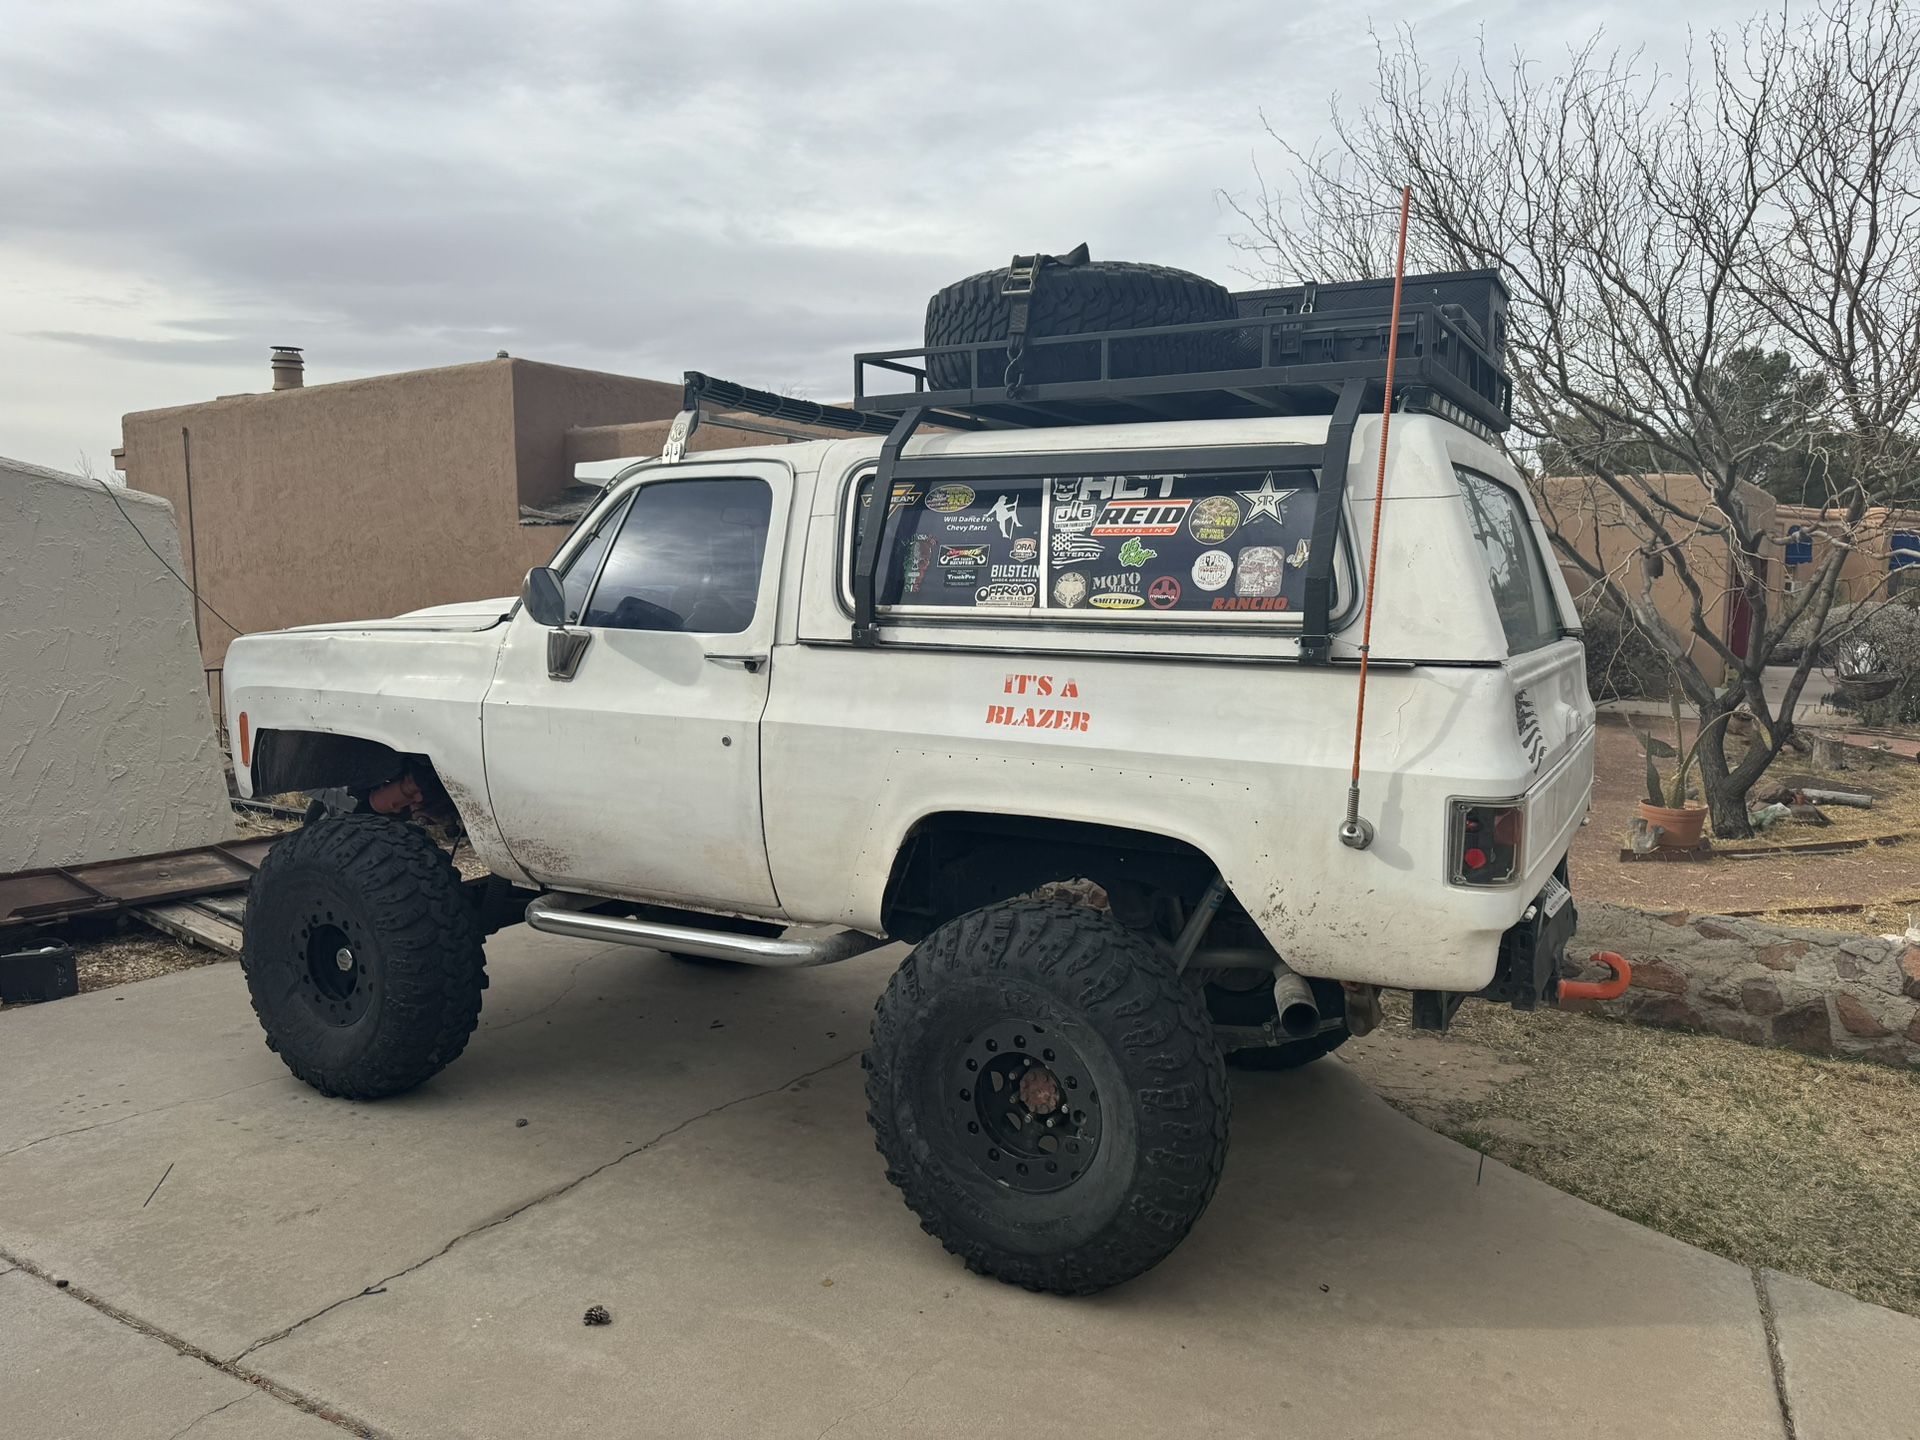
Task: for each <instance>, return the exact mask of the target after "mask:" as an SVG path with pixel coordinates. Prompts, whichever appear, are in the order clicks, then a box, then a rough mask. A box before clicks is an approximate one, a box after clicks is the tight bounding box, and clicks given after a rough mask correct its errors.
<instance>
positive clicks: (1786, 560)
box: [1774, 505, 1920, 605]
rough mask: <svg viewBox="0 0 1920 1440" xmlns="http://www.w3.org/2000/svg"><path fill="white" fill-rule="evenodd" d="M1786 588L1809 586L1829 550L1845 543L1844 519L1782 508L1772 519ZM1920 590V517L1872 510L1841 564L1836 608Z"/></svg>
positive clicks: (1793, 507) (1828, 513) (1911, 512)
mask: <svg viewBox="0 0 1920 1440" xmlns="http://www.w3.org/2000/svg"><path fill="white" fill-rule="evenodd" d="M1774 528H1775V532H1776V538H1777V539H1778V540H1779V543H1780V550H1781V557H1782V565H1783V569H1784V571H1785V575H1786V584H1787V585H1788V587H1789V588H1793V587H1796V586H1799V585H1804V584H1807V583H1810V582H1811V581H1812V579H1813V577H1814V575H1815V574H1816V573H1817V572H1818V571H1819V569H1820V567H1821V566H1822V565H1823V564H1825V563H1826V560H1827V557H1828V556H1829V555H1831V554H1832V553H1833V548H1832V547H1833V546H1834V545H1835V544H1837V543H1840V542H1841V541H1842V540H1843V539H1844V538H1845V537H1844V531H1845V528H1846V527H1845V523H1844V519H1843V517H1842V516H1841V515H1840V514H1839V513H1838V512H1836V511H1833V510H1820V509H1814V508H1812V507H1810V506H1805V505H1782V506H1780V507H1779V509H1778V511H1777V512H1776V514H1775V516H1774ZM1915 584H1920V511H1916V510H1893V509H1889V508H1887V507H1886V506H1884V505H1876V506H1874V507H1873V508H1872V509H1870V510H1868V511H1867V512H1866V513H1865V514H1864V515H1863V516H1861V519H1860V526H1859V528H1858V530H1856V531H1855V533H1854V535H1853V537H1852V545H1851V547H1850V549H1849V551H1848V554H1847V557H1846V559H1844V560H1843V561H1841V562H1840V582H1839V586H1838V588H1837V590H1836V591H1835V595H1834V599H1835V601H1836V602H1837V603H1839V604H1842V605H1846V604H1852V603H1855V602H1858V601H1861V600H1872V599H1875V598H1877V597H1880V596H1885V595H1892V594H1897V593H1898V592H1899V591H1901V590H1905V589H1907V588H1909V587H1910V586H1912V585H1915Z"/></svg>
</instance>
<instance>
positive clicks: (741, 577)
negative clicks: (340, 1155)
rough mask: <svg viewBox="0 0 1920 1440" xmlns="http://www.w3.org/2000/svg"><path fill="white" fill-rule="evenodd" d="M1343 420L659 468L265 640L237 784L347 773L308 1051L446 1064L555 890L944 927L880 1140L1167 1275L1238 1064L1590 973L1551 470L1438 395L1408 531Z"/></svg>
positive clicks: (897, 1049) (667, 945)
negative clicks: (537, 529)
mask: <svg viewBox="0 0 1920 1440" xmlns="http://www.w3.org/2000/svg"><path fill="white" fill-rule="evenodd" d="M1342 423H1343V422H1342V421H1341V420H1340V419H1339V417H1337V416H1332V415H1328V414H1308V415H1277V414H1254V415H1244V416H1239V417H1235V418H1222V419H1185V420H1168V421H1162V422H1149V423H1122V424H1111V425H1099V424H1066V425H1052V426H1047V427H1034V428H1010V429H991V430H983V431H977V432H963V433H932V434H925V435H916V436H914V437H913V438H906V436H905V433H904V432H899V433H896V435H895V437H894V440H893V441H886V442H883V440H882V439H881V438H880V437H879V436H878V435H860V436H857V437H854V438H845V439H825V440H811V441H807V442H805V443H795V444H777V445H768V446H764V447H760V448H751V449H739V450H723V451H707V452H703V453H699V454H697V455H693V456H686V457H684V458H680V459H678V460H675V461H668V460H660V459H651V460H637V461H635V462H634V463H632V464H631V465H629V466H627V467H626V468H624V469H622V470H621V471H620V472H619V473H618V474H617V476H616V477H615V478H614V479H612V480H611V482H610V483H608V484H607V485H606V486H605V490H604V493H603V494H602V495H601V496H600V498H599V499H598V501H597V503H596V504H594V505H593V507H592V509H591V510H590V512H589V513H587V514H586V515H585V517H584V518H583V519H582V520H581V521H580V523H579V525H578V527H577V528H576V529H575V530H574V532H573V533H572V535H571V537H570V538H569V539H568V540H567V541H566V542H565V543H564V544H563V545H562V546H561V547H560V549H559V551H558V553H557V554H556V555H555V556H554V558H553V561H552V564H551V566H550V567H543V568H542V569H540V570H537V571H535V572H533V573H532V574H531V575H530V576H529V577H528V582H527V585H526V587H525V589H524V591H523V594H522V596H521V597H519V598H517V599H513V600H508V599H502V600H495V601H486V602H481V603H476V604H468V605H453V606H442V607H438V608H436V609H432V610H424V611H419V612H416V613H414V614H411V615H405V616H401V617H399V618H397V619H391V620H380V621H370V622H366V623H360V624H335V625H320V626H307V627H302V628H300V629H295V630H289V631H283V632H279V633H274V634H266V635H256V636H248V637H246V638H243V639H240V640H238V641H236V642H235V643H234V645H233V647H232V648H231V650H230V651H229V653H228V656H227V661H226V670H225V704H226V708H227V721H228V728H229V732H230V734H231V736H232V737H233V744H234V761H235V764H234V769H235V773H236V775H237V777H238V780H239V785H240V788H241V789H242V790H243V791H244V792H246V793H248V794H276V793H287V792H296V791H300V792H314V791H320V790H323V789H327V788H329V787H335V793H336V796H337V797H339V798H337V799H336V803H334V804H332V805H316V807H315V810H316V818H315V819H314V820H313V822H312V823H310V824H309V825H308V826H307V827H306V828H305V829H303V830H301V831H299V832H297V833H296V834H294V835H293V836H291V837H289V838H288V839H287V840H284V841H282V842H281V843H280V844H279V845H278V846H276V848H275V849H274V851H273V852H272V854H271V856H270V857H269V859H268V861H267V863H266V864H265V866H264V867H263V868H262V870H261V872H260V875H259V877H258V879H257V882H256V884H255V887H254V891H253V894H252V896H251V898H250V902H249V908H248V914H247V955H246V965H247V970H248V976H249V980H250V983H251V985H252V987H253V991H254V995H255V1004H256V1009H257V1010H258V1012H259V1014H260V1017H261V1020H262V1022H263V1025H264V1026H265V1028H266V1031H267V1034H268V1037H269V1039H270V1042H271V1043H272V1044H273V1046H274V1047H275V1048H276V1049H277V1050H278V1051H279V1053H280V1054H281V1055H282V1056H283V1057H284V1058H285V1060H286V1062H287V1063H288V1065H289V1066H290V1067H291V1068H292V1069H293V1070H294V1071H295V1073H296V1074H298V1075H300V1076H301V1078H303V1079H305V1080H307V1081H309V1082H310V1083H311V1084H313V1085H315V1086H317V1087H318V1088H319V1089H321V1090H323V1091H325V1092H327V1093H329V1094H339V1095H347V1096H354V1097H362V1098H364V1097H371V1096H377V1095H382V1094H387V1093H392V1092H393V1091H396V1090H399V1089H404V1088H406V1087H408V1086H410V1085H414V1084H417V1083H419V1082H420V1081H422V1080H423V1079H425V1078H426V1077H428V1076H430V1075H431V1074H433V1073H434V1072H435V1071H437V1070H438V1069H439V1068H440V1067H441V1066H443V1065H445V1064H446V1063H447V1062H448V1061H450V1060H451V1059H452V1058H453V1057H454V1056H455V1055H456V1054H457V1053H458V1052H459V1050H460V1049H461V1048H462V1046H463V1045H464V1044H465V1042H466V1040H467V1037H468V1035H469V1034H470V1032H471V1031H472V1029H473V1027H474V1023H475V1017H476V1016H477V1014H478V1010H479V1005H480V999H481V989H482V987H483V985H484V969H483V966H484V950H483V942H484V938H485V936H486V934H487V933H489V932H490V931H491V930H492V929H493V928H497V926H498V925H500V924H502V923H506V922H508V921H509V920H517V919H520V918H522V916H524V918H525V919H526V921H527V922H528V923H529V924H531V925H533V926H534V927H535V928H537V929H541V930H547V931H553V932H558V933H562V934H571V935H580V936H589V937H596V938H600V939H603V940H604V939H610V940H617V941H624V942H627V943H630V944H633V945H635V946H639V947H645V948H648V949H652V950H654V951H658V952H663V953H665V954H668V955H673V956H676V957H681V958H705V959H722V960H732V961H739V962H746V963H750V964H762V965H816V964H822V963H827V962H830V961H835V960H839V959H844V958H847V957H849V956H852V955H856V954H860V953H862V952H865V951H869V950H872V949H875V948H876V947H878V946H880V945H882V944H884V943H887V942H893V941H898V942H905V943H906V944H907V945H909V946H910V947H912V948H911V950H910V952H909V953H908V954H907V955H906V957H905V959H904V960H903V961H902V963H901V965H900V967H899V970H898V971H897V973H896V974H895V976H894V979H893V981H892V983H891V984H890V985H889V987H888V989H887V991H886V994H885V995H884V996H883V997H882V999H881V1000H880V1002H879V1005H878V1009H877V1013H876V1018H875V1023H874V1035H873V1043H872V1049H871V1050H870V1052H869V1054H868V1057H867V1068H868V1072H869V1098H870V1101H871V1119H872V1122H873V1124H874V1126H875V1129H876V1131H877V1133H878V1136H879V1141H880V1148H881V1151H882V1153H883V1154H884V1156H885V1157H886V1161H887V1167H888V1174H889V1177H890V1178H891V1179H892V1180H893V1181H894V1182H895V1183H896V1184H897V1185H899V1186H900V1188H901V1189H902V1190H903V1191H904V1192H905V1195H906V1198H907V1201H908V1203H909V1204H910V1205H912V1206H913V1208H914V1209H915V1210H916V1211H917V1212H918V1213H919V1214H920V1216H921V1218H922V1220H923V1222H924V1223H925V1225H926V1228H927V1229H928V1230H929V1231H930V1232H931V1233H933V1234H934V1235H935V1236H937V1237H938V1238H939V1239H940V1240H942V1241H943V1243H945V1244H946V1245H947V1246H948V1247H949V1248H950V1249H952V1250H954V1251H955V1252H956V1253H957V1254H959V1255H960V1256H962V1257H963V1258H964V1259H965V1260H966V1261H967V1263H968V1264H969V1265H971V1266H973V1267H974V1268H977V1269H980V1270H983V1271H986V1272H988V1273H991V1274H994V1275H997V1276H999V1277H1001V1278H1003V1279H1008V1280H1012V1281H1014V1282H1016V1283H1020V1284H1025V1285H1029V1286H1032V1287H1035V1288H1044V1289H1050V1290H1056V1291H1064V1292H1083V1291H1090V1290H1095V1289H1099V1288H1101V1287H1103V1286H1106V1285H1110V1284H1113V1283H1115V1282H1116V1281H1119V1280H1123V1279H1125V1278H1127V1277H1129V1276H1131V1275H1134V1274H1137V1273H1139V1271H1141V1270H1143V1269H1145V1268H1146V1267H1148V1266H1150V1265H1152V1264H1153V1263H1155V1262H1156V1261H1157V1260H1159V1259H1160V1258H1161V1257H1162V1256H1163V1255H1165V1254H1166V1253H1167V1252H1168V1251H1169V1250H1170V1249H1171V1248H1172V1247H1173V1246H1174V1245H1175V1244H1176V1243H1177V1242H1178V1240H1179V1239H1180V1238H1181V1237H1182V1236H1183V1235H1184V1234H1185V1233H1186V1231H1187V1230H1188V1228H1189V1227H1190V1226H1191V1225H1192V1224H1193V1222H1194V1220H1195V1219H1196V1218H1197V1217H1198V1215H1199V1213H1200V1210H1201V1209H1202V1208H1203V1207H1204V1205H1205V1203H1206V1201H1207V1199H1208V1197H1209V1196H1210V1195H1211V1194H1212V1191H1213V1188H1214V1184H1215V1181H1216V1180H1217V1177H1218V1174H1219V1171H1220V1167H1221V1165H1222V1163H1223V1157H1224V1153H1225V1137H1226V1113H1227V1095H1226V1082H1225V1072H1224V1070H1223V1068H1222V1065H1223V1056H1228V1057H1232V1058H1234V1059H1235V1060H1236V1061H1237V1062H1239V1063H1243V1064H1247V1065H1252V1066H1264V1067H1267V1068H1284V1067H1287V1066H1291V1065H1296V1064H1300V1063H1303V1062H1304V1061H1307V1060H1311V1059H1313V1058H1315V1057H1317V1056H1319V1055H1323V1054H1325V1053H1326V1052H1327V1051H1329V1050H1331V1049H1332V1048H1333V1047H1334V1046H1336V1045H1338V1044H1339V1043H1340V1042H1341V1041H1343V1040H1344V1039H1345V1038H1346V1037H1347V1036H1348V1035H1349V1034H1351V1033H1354V1032H1355V1031H1363V1030H1364V1029H1365V1028H1367V1027H1368V1026H1370V1025H1371V1024H1372V1023H1373V1021H1374V1019H1375V1017H1376V1016H1377V1014H1378V996H1379V990H1380V988H1381V987H1395V988H1400V989H1405V990H1408V991H1411V992H1413V1002H1414V1014H1415V1019H1416V1023H1419V1024H1424V1025H1428V1026H1435V1027H1439V1026H1444V1025H1445V1024H1446V1022H1447V1019H1448V1017H1449V1016H1451V1014H1452V1013H1453V1011H1454V1009H1455V1007H1456V1006H1457V1005H1458V1004H1459V1003H1460V1002H1461V1001H1462V1000H1463V999H1464V998H1466V997H1472V996H1478V997H1481V998H1483V999H1491V1000H1496V1001H1501V1002H1505V1003H1511V1004H1515V1005H1518V1006H1520V1007H1522V1008H1531V1007H1533V1006H1534V1005H1536V1004H1542V1003H1550V1002H1551V1001H1552V1000H1553V999H1554V997H1555V994H1556V990H1557V987H1558V985H1559V973H1560V960H1561V956H1562V954H1563V952H1564V950H1565V947H1566V944H1567V941H1568V939H1569V938H1570V936H1571V933H1572V930H1573V926H1574V921H1575V914H1574V907H1573V905H1572V904H1571V903H1570V897H1569V892H1568V887H1567V879H1568V877H1567V870H1566V860H1567V852H1568V848H1569V845H1570V842H1571V840H1572V838H1573V835H1574V832H1575V830H1576V828H1577V827H1578V826H1579V825H1580V823H1581V820H1582V817H1583V815H1584V813H1585V811H1586V808H1587V803H1588V794H1589V790H1590V786H1591V781H1592V774H1593V752H1594V713H1593V706H1592V704H1591V702H1590V700H1589V697H1588V694H1587V690H1586V685H1585V678H1584V677H1585V670H1584V664H1583V657H1582V649H1581V644H1580V640H1579V637H1578V634H1577V630H1576V619H1575V614H1574V610H1573V607H1572V603H1571V598H1570V596H1569V594H1568V592H1567V589H1566V587H1565V585H1564V583H1563V581H1562V579H1561V577H1560V574H1559V570H1558V567H1557V566H1556V565H1554V564H1553V563H1551V562H1550V560H1549V558H1548V557H1549V555H1550V551H1549V548H1548V543H1547V540H1546V536H1545V534H1544V533H1543V531H1542V528H1541V524H1540V521H1539V518H1538V516H1537V515H1536V513H1535V511H1534V507H1533V504H1532V502H1531V500H1530V499H1529V497H1528V494H1527V491H1526V488H1525V486H1524V485H1523V484H1522V483H1521V481H1520V479H1519V477H1518V476H1517V475H1516V473H1515V471H1514V469H1513V467H1512V465H1511V464H1510V463H1509V462H1508V461H1507V459H1506V458H1505V457H1504V455H1503V454H1502V453H1501V452H1500V450H1499V449H1497V448H1496V446H1495V445H1494V444H1493V443H1490V441H1489V439H1487V438H1483V437H1482V436H1481V435H1477V434H1476V433H1473V428H1474V427H1470V426H1468V425H1465V424H1462V423H1458V420H1457V418H1453V419H1450V418H1443V417H1442V415H1440V414H1434V413H1414V412H1412V411H1405V412H1403V413H1397V414H1395V415H1394V416H1393V417H1392V425H1391V432H1390V444H1389V454H1388V459H1387V464H1386V467H1385V477H1384V497H1385V498H1384V509H1383V512H1382V514H1381V515H1380V517H1379V521H1380V524H1379V532H1380V533H1379V543H1378V555H1377V559H1375V560H1373V561H1372V563H1371V565H1370V564H1369V551H1368V542H1369V537H1370V535H1371V532H1372V530H1373V527H1374V524H1375V514H1374V511H1375V498H1374V496H1375V477H1376V475H1377V473H1378V465H1379V455H1378V445H1379V442H1380V435H1381V428H1382V422H1381V417H1380V416H1379V415H1378V414H1375V415H1373V416H1372V417H1371V418H1360V419H1357V421H1356V420H1355V418H1354V417H1353V416H1352V415H1351V414H1350V415H1349V416H1348V417H1347V419H1346V422H1345V423H1346V424H1347V425H1349V426H1350V433H1349V434H1342V435H1335V434H1334V433H1332V432H1334V431H1335V430H1336V428H1338V427H1340V426H1341V425H1342ZM1336 440H1337V441H1338V442H1339V443H1338V444H1335V443H1334V442H1335V441H1336ZM896 442H902V443H896ZM889 445H893V447H894V453H891V454H888V453H884V452H885V451H886V450H887V447H888V446H889ZM1342 464H1344V471H1342V470H1341V468H1340V467H1341V465H1342ZM882 471H884V472H885V478H884V481H883V482H881V481H879V479H878V476H879V473H880V472H882ZM878 488H884V489H885V492H886V499H885V505H884V510H885V514H884V516H881V515H879V514H878V511H879V509H880V508H882V507H880V506H879V505H878V503H877V501H876V492H877V489H878ZM1322 552H1324V553H1322ZM1316 555H1318V556H1319V563H1318V564H1317V565H1316ZM1316 575H1317V576H1318V577H1319V578H1320V579H1321V581H1322V582H1323V585H1324V589H1323V591H1322V597H1321V599H1320V601H1319V604H1318V608H1317V609H1316V607H1315V603H1314V595H1313V582H1314V579H1315V577H1316ZM1368 586H1371V587H1372V596H1373V618H1372V637H1371V651H1370V661H1371V665H1370V672H1369V675H1368V679H1367V689H1368V693H1367V699H1366V708H1365V717H1366V723H1365V729H1364V732H1363V734H1362V737H1361V742H1360V743H1361V750H1360V785H1359V792H1358V804H1357V807H1356V816H1355V823H1354V824H1352V825H1346V824H1345V823H1344V822H1345V821H1346V819H1347V816H1348V813H1349V808H1348V797H1349V781H1350V768H1351V762H1352V756H1353V748H1354V743H1355V738H1354V732H1355V712H1356V702H1357V692H1358V688H1359V673H1358V666H1357V664H1356V663H1355V662H1356V661H1357V659H1358V656H1359V653H1360V645H1361V635H1362V623H1363V608H1364V607H1363V601H1364V598H1365V596H1366V593H1367V587H1368ZM422 821H425V822H429V823H426V824H423V823H421V822H422ZM432 822H438V823H437V824H436V823H432ZM449 828H451V829H454V830H457V832H458V833H461V834H464V836H465V838H466V839H467V841H468V842H469V843H470V844H471V846H472V848H473V852H474V854H475V855H476V856H477V857H478V858H479V859H480V861H482V862H483V863H484V865H485V867H486V869H487V870H488V871H489V872H490V878H488V879H487V880H486V881H484V882H467V883H462V882H461V881H460V880H459V878H458V877H457V875H456V874H455V872H454V870H453V869H452V867H451V865H450V864H449V863H448V861H447V859H446V856H445V854H444V851H443V847H442V846H441V845H439V844H437V843H436V840H435V839H434V834H435V832H436V831H438V832H439V833H441V834H443V835H444V834H445V833H447V830H448V829H449ZM1343 832H1344V833H1343Z"/></svg>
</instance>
